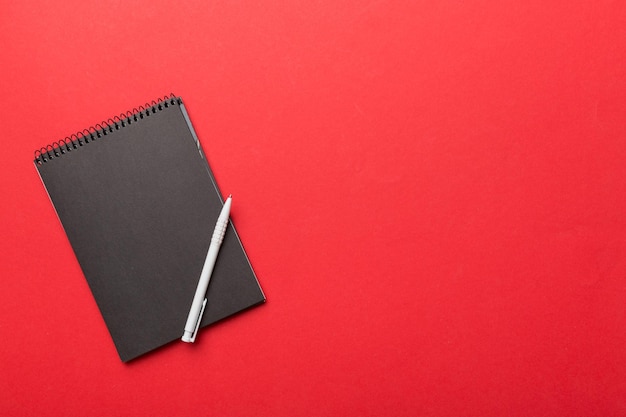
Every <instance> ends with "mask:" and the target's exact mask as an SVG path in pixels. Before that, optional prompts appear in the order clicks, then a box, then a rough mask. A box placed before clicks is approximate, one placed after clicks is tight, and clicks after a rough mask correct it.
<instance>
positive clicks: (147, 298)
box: [34, 96, 265, 361]
mask: <svg viewBox="0 0 626 417" xmlns="http://www.w3.org/2000/svg"><path fill="white" fill-rule="evenodd" d="M34 162H35V167H36V168H37V171H38V172H39V175H40V177H41V180H42V182H43V184H44V186H45V188H46V190H47V192H48V195H49V197H50V200H51V201H52V204H53V205H54V208H55V209H56V213H57V215H58V217H59V219H60V221H61V223H62V225H63V228H64V230H65V233H66V235H67V237H68V239H69V242H70V244H71V246H72V248H73V250H74V253H75V255H76V258H77V259H78V262H79V264H80V266H81V268H82V271H83V274H84V275H85V278H86V279H87V283H88V284H89V287H90V289H91V292H92V294H93V296H94V298H95V301H96V303H97V305H98V308H99V309H100V312H101V314H102V317H103V318H104V321H105V323H106V325H107V328H108V329H109V332H110V334H111V337H112V338H113V342H114V343H115V347H116V348H117V352H118V353H119V356H120V358H121V359H122V361H128V360H131V359H133V358H136V357H138V356H140V355H142V354H144V353H146V352H148V351H151V350H153V349H155V348H157V347H159V346H162V345H164V344H166V343H168V342H171V341H174V340H177V339H180V337H181V336H182V334H183V330H184V327H185V321H186V319H187V315H188V314H189V309H190V307H191V302H192V299H193V296H194V292H195V290H196V286H197V284H198V279H199V277H200V272H201V270H202V266H203V264H204V260H205V258H206V255H207V251H208V248H209V244H210V241H211V235H212V233H213V229H214V227H215V222H216V220H217V217H218V215H219V212H220V210H221V208H222V205H223V198H222V195H221V193H220V191H219V189H218V187H217V184H216V182H215V178H214V176H213V174H212V172H211V169H210V167H209V164H208V162H207V160H206V158H205V156H204V153H203V151H202V148H201V146H200V142H199V141H198V138H197V136H196V133H195V131H194V129H193V126H192V125H191V121H190V119H189V116H188V114H187V112H186V110H185V106H184V105H183V102H182V99H181V98H177V97H174V96H171V97H166V98H165V99H161V100H159V101H158V102H152V104H150V105H145V106H141V107H139V108H138V109H134V110H133V111H132V112H127V113H125V114H123V115H122V116H120V117H115V119H109V121H108V122H103V123H101V124H97V125H96V126H95V127H90V128H89V129H85V130H83V132H82V133H78V134H76V135H72V136H71V137H69V138H66V139H64V140H61V141H59V142H55V143H53V144H51V145H48V147H47V148H42V149H41V150H39V151H36V152H35V161H34ZM235 199H236V195H235ZM235 207H236V200H235V202H234V205H233V208H235ZM207 298H208V302H207V306H206V310H205V312H204V316H203V318H202V322H201V327H204V326H207V325H209V324H211V323H214V322H216V321H218V320H221V319H224V318H226V317H228V316H231V315H233V314H235V313H237V312H240V311H242V310H245V309H247V308H249V307H252V306H254V305H257V304H260V303H262V302H264V301H265V296H264V295H263V292H262V290H261V288H260V286H259V283H258V281H257V278H256V276H255V274H254V272H253V270H252V267H251V266H250V263H249V261H248V258H247V256H246V253H245V251H244V249H243V246H242V244H241V241H240V240H239V237H238V235H237V233H236V231H235V228H234V227H233V225H232V223H230V224H229V226H228V229H227V230H226V235H225V237H224V242H223V243H222V247H221V249H220V253H219V256H218V259H217V262H216V264H215V268H214V270H213V274H212V276H211V282H210V285H209V290H208V293H207Z"/></svg>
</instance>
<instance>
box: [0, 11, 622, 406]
mask: <svg viewBox="0 0 626 417" xmlns="http://www.w3.org/2000/svg"><path fill="white" fill-rule="evenodd" d="M5 3H6V4H5V5H4V6H3V7H2V13H0V45H2V48H1V50H2V55H1V57H2V58H1V60H2V61H1V62H2V65H1V66H0V74H1V76H2V77H1V79H0V95H1V96H2V99H1V100H0V132H1V133H2V136H1V137H2V142H1V143H2V157H1V158H0V175H1V178H2V180H1V181H0V196H1V198H2V204H0V219H1V220H2V230H3V233H2V239H0V260H1V265H2V291H0V317H1V319H0V338H1V339H2V342H0V392H2V395H1V396H0V414H1V415H3V416H30V415H32V416H42V415H50V416H58V415H64V416H84V415H103V416H104V415H107V416H110V415H116V416H144V415H145V416H156V415H163V416H172V415H222V416H250V415H255V416H274V417H275V416H301V415H320V416H368V415H371V416H381V415H394V416H416V415H425V416H459V415H481V416H483V415H493V416H499V415H509V416H527V415H533V416H562V415H569V416H591V415H598V416H613V415H614V416H620V415H626V377H625V375H626V353H625V352H626V349H625V348H626V331H625V330H626V313H625V306H624V304H625V303H624V302H625V301H626V284H625V281H624V278H625V275H626V220H625V219H624V213H625V212H626V194H625V192H626V169H625V168H624V166H625V164H624V161H625V160H626V124H625V123H624V122H625V120H626V30H625V28H626V6H624V5H623V4H622V3H621V2H614V1H596V2H581V1H568V2H564V1H563V2H559V1H548V2H545V1H542V2H540V1H503V2H488V1H474V2H458V1H438V2H421V1H396V2H385V1H375V2H370V3H365V2H359V1H340V2H337V1H334V2H331V1H322V2H319V1H314V2H305V1H292V2H278V1H266V2H236V1H235V2H231V1H228V2H226V1H219V2H206V1H195V2H164V1H150V2H132V3H128V2H78V1H63V2H61V1H49V2H43V1H33V2H5ZM170 92H174V93H176V94H178V95H181V96H182V97H183V98H184V100H185V103H186V105H187V108H188V110H189V113H190V116H191V118H192V121H193V123H194V126H195V127H196V130H197V132H198V135H199V137H200V140H201V142H202V143H203V146H204V148H205V150H206V152H207V155H208V158H209V160H210V162H211V165H212V167H213V169H214V172H215V175H216V177H217V180H218V182H219V184H220V187H221V189H222V190H223V192H224V193H226V194H229V193H232V194H233V199H234V201H233V211H232V219H233V221H234V222H235V224H236V226H237V228H238V231H239V233H240V236H241V239H242V241H243V243H244V246H245V247H246V250H247V252H248V255H249V257H250V260H251V263H252V265H253V266H254V268H255V270H256V272H257V274H258V277H259V280H260V282H261V285H262V287H263V289H264V291H265V292H266V295H267V298H268V301H267V303H266V304H265V305H264V306H261V307H259V308H256V309H254V310H251V311H249V312H247V313H244V314H242V315H239V316H237V317H235V318H233V319H231V320H227V321H225V322H223V323H221V324H219V325H217V326H215V327H213V328H210V329H208V330H206V331H203V332H202V333H201V334H200V335H199V337H198V340H197V343H196V344H195V345H193V346H189V345H187V344H183V343H178V344H173V345H170V346H167V347H165V348H164V349H161V350H159V351H158V352H156V353H154V354H151V355H148V356H146V357H145V358H142V359H139V360H137V361H135V362H131V363H130V364H122V363H121V362H120V361H119V359H118V357H117V355H116V353H115V350H114V347H113V343H112V341H111V339H110V337H109V335H108V333H107V330H106V327H105V325H104V322H103V320H102V318H101V317H100V315H99V312H98V310H97V307H96V305H95V302H94V301H93V298H92V297H91V294H90V292H89V289H88V287H87V284H86V282H85V280H84V278H83V276H82V273H81V271H80V269H79V266H78V264H77V262H76V260H75V258H74V255H73V253H72V249H71V247H70V245H69V243H68V241H67V239H66V237H65V235H64V233H63V230H62V228H61V225H60V223H59V222H58V220H57V218H56V216H55V213H54V210H53V207H52V205H51V204H50V202H49V200H48V198H47V196H46V193H45V190H44V188H43V186H42V184H41V183H40V180H39V178H38V176H37V172H36V170H35V168H34V167H33V165H32V158H33V151H34V150H35V149H37V148H39V147H41V146H45V145H46V144H48V143H50V142H53V141H55V140H59V139H62V138H63V137H65V136H68V135H70V134H72V133H74V132H76V131H79V130H81V129H83V128H87V127H89V126H90V125H93V124H96V123H98V122H100V121H101V120H103V119H107V118H109V117H112V116H114V115H116V114H120V113H122V112H124V111H126V110H129V109H132V108H133V107H136V106H138V105H140V104H143V103H144V102H146V101H150V100H152V99H155V98H157V97H159V96H163V95H166V94H169V93H170ZM120 152H123V149H120ZM67 181H68V187H71V184H72V178H68V179H67Z"/></svg>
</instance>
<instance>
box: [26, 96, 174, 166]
mask: <svg viewBox="0 0 626 417" xmlns="http://www.w3.org/2000/svg"><path fill="white" fill-rule="evenodd" d="M181 103H182V100H181V99H180V98H178V97H176V96H175V95H174V94H173V93H172V94H170V95H169V96H165V97H163V98H159V99H157V100H156V101H155V100H152V102H150V103H146V104H144V105H143V106H139V107H135V108H133V109H132V110H129V111H126V112H125V113H121V114H120V115H119V116H114V117H113V118H109V119H107V120H106V121H102V122H100V123H96V124H95V125H93V126H89V127H88V128H87V129H83V130H82V131H80V132H76V133H74V134H72V135H70V136H67V137H65V138H64V139H61V140H58V141H55V142H52V143H51V144H49V145H48V146H46V147H43V148H40V149H38V150H36V151H35V164H37V165H42V164H44V163H46V162H48V161H50V160H52V159H55V158H59V157H61V156H62V155H64V154H66V153H68V152H72V151H73V150H76V149H79V148H80V147H82V146H84V145H86V144H88V143H89V142H92V141H96V140H98V139H100V138H102V137H104V136H107V135H109V134H111V133H113V132H115V131H116V130H119V129H121V128H123V127H126V126H127V125H131V124H133V123H136V122H139V121H141V120H142V119H144V118H146V117H150V115H152V114H155V113H156V112H157V111H161V110H163V109H164V108H168V107H169V106H174V105H177V104H181Z"/></svg>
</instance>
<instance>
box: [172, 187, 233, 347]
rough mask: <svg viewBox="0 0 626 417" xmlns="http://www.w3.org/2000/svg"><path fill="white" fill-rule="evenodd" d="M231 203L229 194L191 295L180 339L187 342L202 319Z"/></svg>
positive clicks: (192, 339) (196, 330) (195, 331)
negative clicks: (193, 293)
mask: <svg viewBox="0 0 626 417" xmlns="http://www.w3.org/2000/svg"><path fill="white" fill-rule="evenodd" d="M231 203H232V195H229V196H228V198H227V199H226V201H225V202H224V207H222V211H221V212H220V215H219V217H218V218H217V223H216V224H215V230H214V231H213V236H212V237H211V245H210V246H209V252H208V253H207V255H206V260H205V261H204V266H203V267H202V272H201V273H200V280H199V281H198V288H196V294H195V295H194V296H193V302H192V303H191V310H190V311H189V316H188V317H187V323H186V324H185V333H184V334H183V337H182V341H183V342H187V343H193V342H194V341H195V340H196V334H197V333H198V328H199V327H200V321H201V320H202V314H203V313H204V309H205V307H206V302H207V298H206V291H207V288H209V280H210V279H211V272H213V267H214V266H215V261H216V259H217V253H218V252H219V250H220V246H222V241H223V240H224V233H225V232H226V226H228V216H229V215H230V205H231Z"/></svg>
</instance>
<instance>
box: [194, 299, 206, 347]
mask: <svg viewBox="0 0 626 417" xmlns="http://www.w3.org/2000/svg"><path fill="white" fill-rule="evenodd" d="M206 302H207V299H206V298H205V299H204V301H203V302H202V308H201V309H200V314H198V320H197V321H196V328H195V329H194V330H193V334H192V335H191V343H193V342H195V341H196V335H197V334H198V329H199V328H200V322H201V321H202V314H203V313H204V308H205V307H206Z"/></svg>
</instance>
